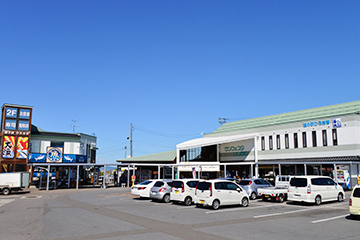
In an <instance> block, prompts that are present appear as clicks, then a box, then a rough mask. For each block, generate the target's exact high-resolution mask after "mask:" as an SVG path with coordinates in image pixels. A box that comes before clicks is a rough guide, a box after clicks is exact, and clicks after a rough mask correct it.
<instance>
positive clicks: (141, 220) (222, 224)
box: [0, 188, 360, 240]
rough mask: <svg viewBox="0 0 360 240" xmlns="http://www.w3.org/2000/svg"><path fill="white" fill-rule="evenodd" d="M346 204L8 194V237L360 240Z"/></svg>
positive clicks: (4, 224)
mask: <svg viewBox="0 0 360 240" xmlns="http://www.w3.org/2000/svg"><path fill="white" fill-rule="evenodd" d="M349 194H350V193H349V192H347V195H346V197H347V199H346V200H345V201H344V202H332V203H324V204H322V205H320V206H315V205H312V204H294V203H291V202H283V203H275V202H263V201H261V200H259V199H257V200H254V201H251V202H250V206H249V207H241V206H229V207H221V208H220V209H219V210H212V209H211V208H197V207H195V206H194V205H191V206H184V205H181V204H172V203H168V204H167V203H162V202H157V201H151V200H150V199H140V198H138V197H135V196H133V195H131V194H130V190H129V189H128V188H109V189H80V190H72V189H71V190H55V191H49V192H47V191H30V192H28V193H27V194H19V195H8V196H3V195H0V205H1V203H2V202H3V203H4V205H2V206H1V207H0V214H1V218H0V239H15V240H17V239H50V240H52V239H54V240H65V239H66V240H82V239H84V240H85V239H102V240H112V239H126V240H127V239H132V240H137V239H146V240H149V239H150V240H151V239H169V240H178V239H189V240H190V239H191V240H192V239H210V240H211V239H261V238H274V239H304V238H307V239H342V238H346V239H359V236H360V228H359V227H358V226H359V224H360V221H358V220H351V219H350V218H349V213H348V199H349V197H348V195H349Z"/></svg>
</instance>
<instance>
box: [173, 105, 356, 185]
mask: <svg viewBox="0 0 360 240" xmlns="http://www.w3.org/2000/svg"><path fill="white" fill-rule="evenodd" d="M359 112H360V101H355V102H350V103H344V104H337V105H332V106H326V107H320V108H314V109H308V110H302V111H296V112H289V113H284V114H277V115H272V116H267V117H260V118H254V119H247V120H242V121H235V122H229V123H226V124H224V125H222V126H221V127H220V128H218V129H217V130H215V131H214V132H213V133H210V134H206V135H204V137H203V138H200V139H194V140H190V141H187V142H184V143H180V144H178V145H177V164H178V165H179V166H178V171H179V175H180V176H181V172H183V174H187V175H189V172H190V171H191V170H194V166H195V170H196V171H197V172H202V176H204V175H206V176H208V177H209V178H213V177H217V176H219V175H220V176H221V175H227V176H232V177H239V178H248V177H263V178H269V180H271V178H273V177H274V176H275V175H279V174H281V175H327V176H332V177H333V178H334V179H336V180H338V181H340V182H341V181H344V182H345V183H346V184H347V186H348V187H351V186H354V185H355V184H357V183H358V177H359V170H360V169H359V164H360V114H359ZM219 172H220V174H219Z"/></svg>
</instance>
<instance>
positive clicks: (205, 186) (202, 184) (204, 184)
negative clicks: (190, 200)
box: [197, 182, 211, 190]
mask: <svg viewBox="0 0 360 240" xmlns="http://www.w3.org/2000/svg"><path fill="white" fill-rule="evenodd" d="M210 185H211V183H208V182H199V184H198V186H197V189H198V190H210Z"/></svg>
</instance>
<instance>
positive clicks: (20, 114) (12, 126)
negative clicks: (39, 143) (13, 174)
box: [0, 104, 32, 164]
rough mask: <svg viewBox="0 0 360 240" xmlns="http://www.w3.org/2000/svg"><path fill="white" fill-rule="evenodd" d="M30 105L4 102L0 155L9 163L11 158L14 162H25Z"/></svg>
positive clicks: (27, 146) (29, 133)
mask: <svg viewBox="0 0 360 240" xmlns="http://www.w3.org/2000/svg"><path fill="white" fill-rule="evenodd" d="M31 115H32V107H29V106H20V105H14V104H4V105H3V107H2V117H1V132H2V134H1V152H2V154H1V157H0V160H1V159H2V160H6V163H7V164H10V163H11V162H10V161H11V160H12V159H14V160H15V159H17V160H23V161H24V162H19V161H17V163H16V164H19V163H20V164H26V160H27V159H28V153H29V143H30V135H31Z"/></svg>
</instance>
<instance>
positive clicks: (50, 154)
mask: <svg viewBox="0 0 360 240" xmlns="http://www.w3.org/2000/svg"><path fill="white" fill-rule="evenodd" d="M46 152H47V153H46V162H47V163H61V162H62V159H63V148H60V147H48V148H47V151H46Z"/></svg>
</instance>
